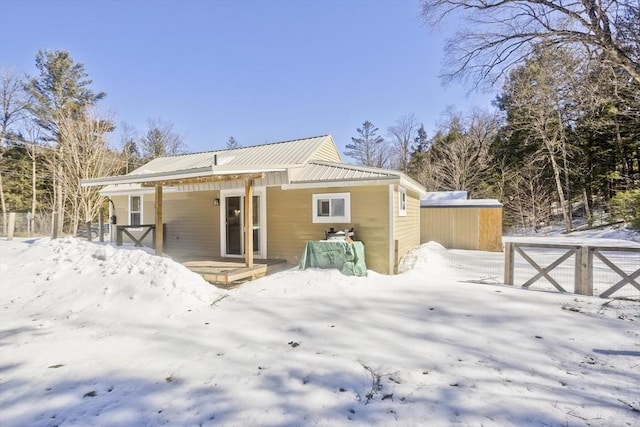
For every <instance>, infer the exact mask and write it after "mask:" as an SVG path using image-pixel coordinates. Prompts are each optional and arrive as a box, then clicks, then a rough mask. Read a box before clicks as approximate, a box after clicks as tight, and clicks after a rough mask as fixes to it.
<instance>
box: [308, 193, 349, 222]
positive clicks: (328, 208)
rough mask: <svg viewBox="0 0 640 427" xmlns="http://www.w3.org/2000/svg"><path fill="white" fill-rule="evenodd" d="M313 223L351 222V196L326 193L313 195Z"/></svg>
mask: <svg viewBox="0 0 640 427" xmlns="http://www.w3.org/2000/svg"><path fill="white" fill-rule="evenodd" d="M313 222H314V223H321V222H326V223H349V222H351V194H350V193H326V194H314V195H313Z"/></svg>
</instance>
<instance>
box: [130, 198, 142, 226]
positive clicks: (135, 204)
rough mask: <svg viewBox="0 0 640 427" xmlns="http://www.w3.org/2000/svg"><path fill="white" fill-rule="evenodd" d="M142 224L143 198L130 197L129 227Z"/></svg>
mask: <svg viewBox="0 0 640 427" xmlns="http://www.w3.org/2000/svg"><path fill="white" fill-rule="evenodd" d="M141 224H142V196H129V225H141Z"/></svg>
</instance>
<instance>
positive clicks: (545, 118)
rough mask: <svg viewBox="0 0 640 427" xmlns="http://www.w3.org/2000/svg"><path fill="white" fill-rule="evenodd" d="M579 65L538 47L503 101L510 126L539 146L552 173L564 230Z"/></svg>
mask: <svg viewBox="0 0 640 427" xmlns="http://www.w3.org/2000/svg"><path fill="white" fill-rule="evenodd" d="M578 74H579V73H578V66H577V64H576V62H575V61H573V57H572V56H571V55H570V54H569V53H568V52H566V51H562V50H557V49H549V48H547V47H545V46H539V47H538V48H537V49H536V52H535V58H533V59H531V60H529V61H527V63H526V64H525V65H524V66H522V67H520V68H518V69H515V70H513V72H512V73H511V75H510V77H509V80H508V81H507V83H506V84H505V87H504V96H503V97H502V98H501V99H502V101H501V102H504V104H505V106H507V109H508V111H509V114H510V118H509V127H510V129H511V130H512V131H515V132H519V133H520V134H521V135H522V136H523V138H524V139H523V141H522V143H524V144H527V145H529V146H533V147H539V148H538V152H540V153H541V154H543V155H544V156H545V158H546V159H547V164H548V165H549V166H550V168H551V171H552V173H553V178H554V182H555V187H556V195H557V200H558V201H559V202H560V206H561V209H562V215H563V218H564V223H565V230H566V231H567V232H568V231H571V230H572V218H571V209H570V204H569V200H568V199H569V190H570V189H569V179H568V175H569V167H570V165H569V157H570V155H571V152H570V151H571V147H570V146H569V144H568V142H567V132H566V130H567V128H568V127H569V125H570V124H571V121H570V120H571V119H570V116H571V111H572V108H571V101H572V100H573V99H575V96H574V93H573V91H574V85H573V76H576V75H578Z"/></svg>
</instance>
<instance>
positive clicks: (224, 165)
mask: <svg viewBox="0 0 640 427" xmlns="http://www.w3.org/2000/svg"><path fill="white" fill-rule="evenodd" d="M276 172H284V173H287V174H288V177H289V178H288V182H289V184H285V185H287V186H291V185H293V186H299V185H312V186H318V185H323V184H327V183H334V184H341V185H342V184H353V183H364V182H368V183H369V184H374V183H377V182H383V181H384V182H388V181H393V182H396V183H399V184H400V185H403V186H406V187H407V188H411V189H413V190H414V191H416V192H418V193H420V194H424V193H425V190H424V187H422V186H421V185H420V184H418V183H417V182H416V181H414V180H412V179H411V178H409V177H408V176H407V175H405V174H403V173H402V172H399V171H393V170H388V169H381V168H372V167H366V166H356V165H348V164H345V163H342V159H341V157H340V153H339V152H338V149H337V147H336V145H335V143H334V142H333V138H331V136H330V135H323V136H317V137H312V138H305V139H296V140H291V141H283V142H276V143H271V144H263V145H256V146H252V147H241V148H235V149H230V150H219V151H209V152H205V153H194V154H184V155H180V156H171V157H160V158H157V159H154V160H152V161H150V162H149V163H147V164H145V165H143V166H141V167H140V168H138V169H136V170H134V171H133V172H131V173H129V174H127V175H120V176H113V177H103V178H93V179H85V180H82V185H85V186H94V185H106V186H107V187H106V188H103V189H102V193H103V194H106V193H111V192H120V191H121V190H120V189H121V188H126V187H122V185H134V186H135V185H137V184H139V183H152V182H163V181H181V180H183V179H188V178H199V177H216V176H233V175H236V174H237V175H243V174H251V173H263V174H264V173H267V174H268V173H276ZM111 184H114V185H111ZM116 184H117V186H116Z"/></svg>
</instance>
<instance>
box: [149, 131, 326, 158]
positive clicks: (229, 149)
mask: <svg viewBox="0 0 640 427" xmlns="http://www.w3.org/2000/svg"><path fill="white" fill-rule="evenodd" d="M327 136H331V134H329V133H326V134H323V135H316V136H309V137H306V138H296V139H288V140H286V141H275V142H265V143H263V144H257V145H247V146H244V147H235V148H222V149H218V150H205V151H194V152H191V153H181V154H172V155H170V156H160V157H156V158H155V159H162V158H171V159H173V158H176V157H184V156H193V155H196V154H209V153H210V154H216V153H224V152H227V151H236V150H243V149H247V148H256V147H265V146H268V145H277V144H286V143H289V142H296V141H304V140H305V139H315V138H325V137H327ZM155 159H151V160H155ZM151 160H150V161H151Z"/></svg>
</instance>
